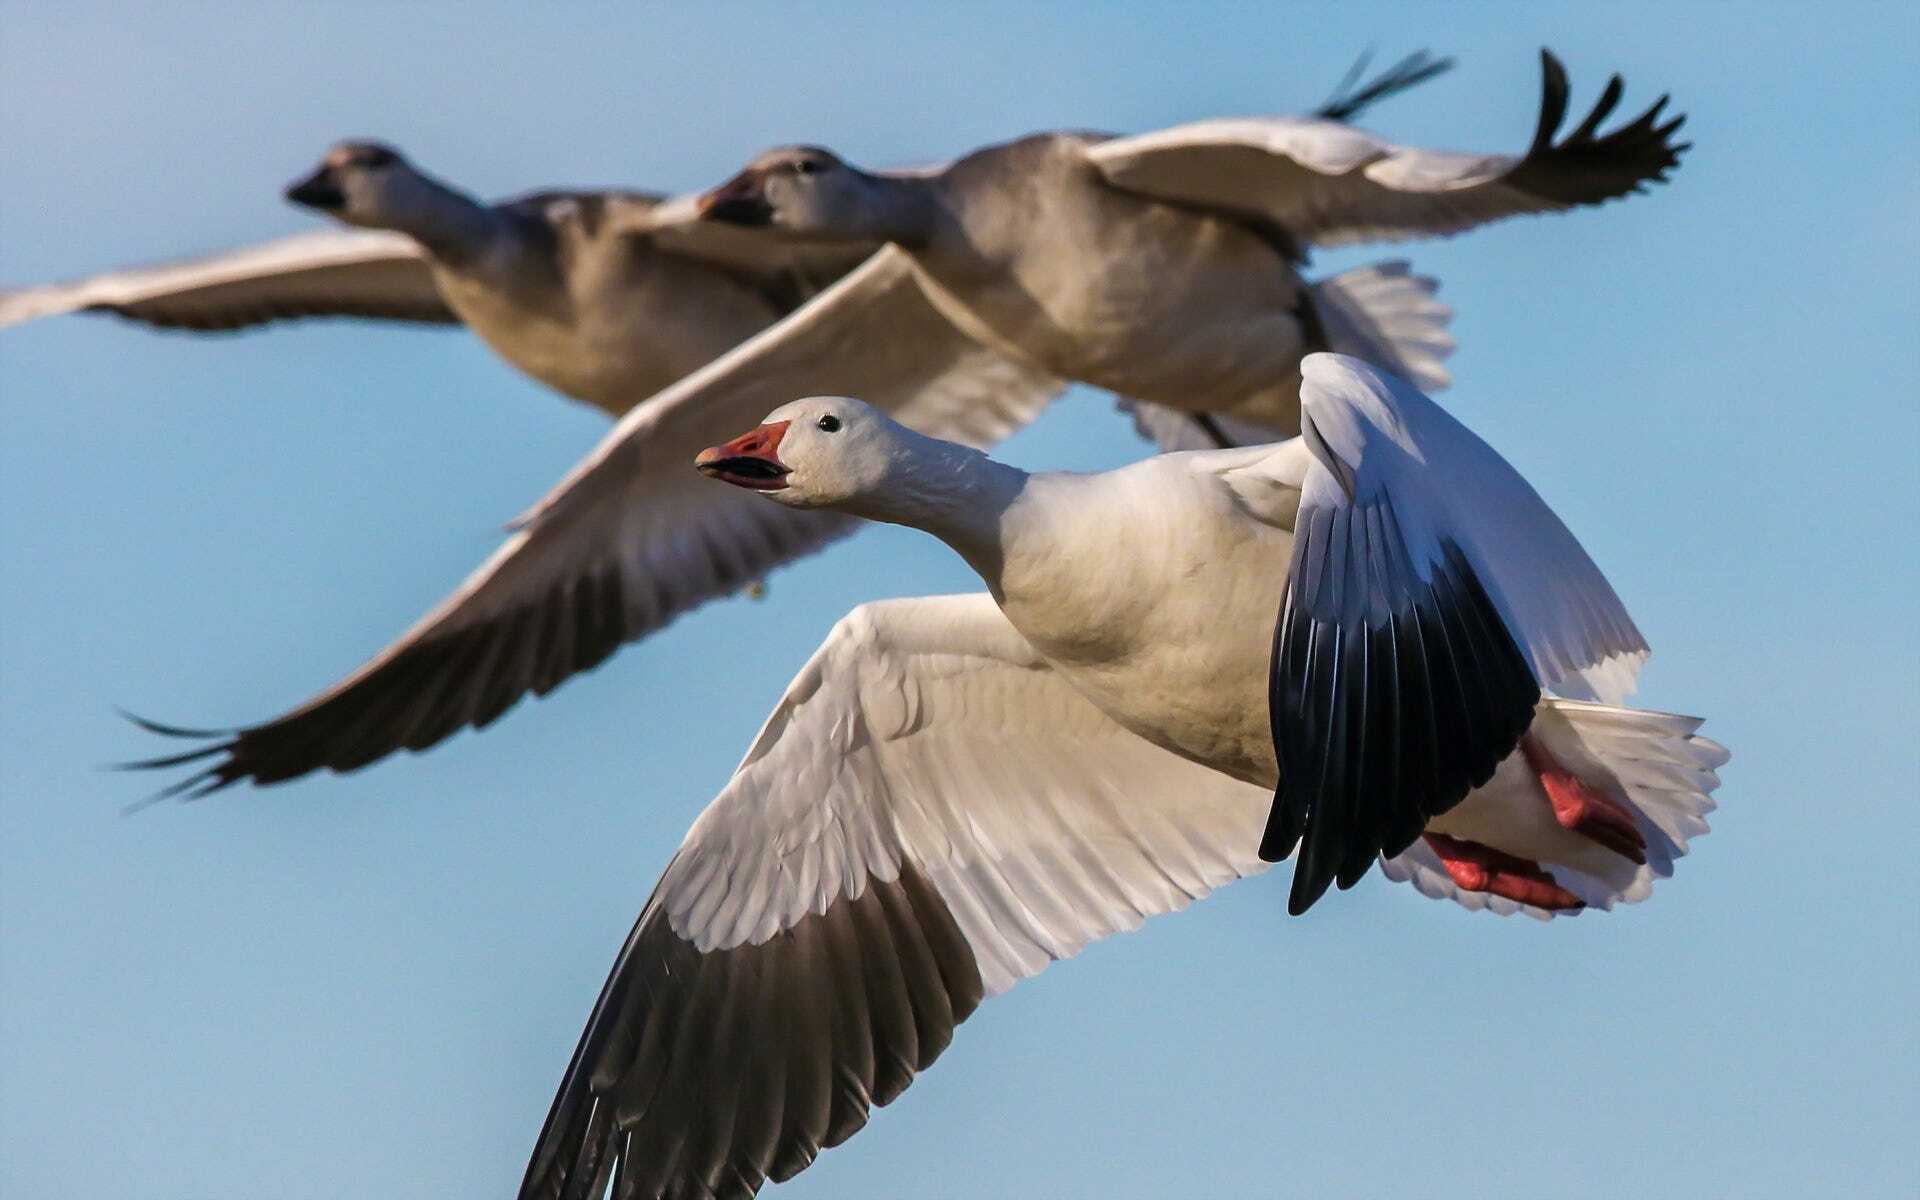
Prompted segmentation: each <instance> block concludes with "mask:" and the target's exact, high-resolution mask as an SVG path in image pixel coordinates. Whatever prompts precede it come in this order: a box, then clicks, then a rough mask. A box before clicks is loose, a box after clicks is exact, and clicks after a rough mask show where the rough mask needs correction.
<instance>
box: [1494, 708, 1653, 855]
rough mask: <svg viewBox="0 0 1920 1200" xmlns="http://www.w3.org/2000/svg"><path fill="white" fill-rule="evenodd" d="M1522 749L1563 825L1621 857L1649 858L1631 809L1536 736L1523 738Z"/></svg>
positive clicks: (1521, 741)
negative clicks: (1565, 762) (1570, 767)
mask: <svg viewBox="0 0 1920 1200" xmlns="http://www.w3.org/2000/svg"><path fill="white" fill-rule="evenodd" d="M1520 749H1521V750H1522V752H1524V753H1525V754H1526V756H1527V765H1528V766H1529V767H1531V768H1533V772H1534V774H1535V775H1538V776H1539V777H1540V786H1541V788H1542V789H1544V790H1545V791H1546V793H1547V800H1548V801H1549V802H1550V803H1551V804H1552V805H1553V816H1554V819H1555V820H1557V821H1559V822H1560V824H1561V826H1562V827H1563V828H1565V829H1570V830H1572V831H1573V832H1575V833H1577V834H1579V835H1580V836H1582V837H1584V838H1590V839H1591V840H1593V841H1595V842H1598V843H1599V844H1600V845H1602V846H1605V847H1606V848H1607V849H1609V850H1611V851H1613V852H1614V853H1615V854H1618V855H1620V856H1621V857H1622V858H1626V859H1631V860H1632V861H1633V862H1636V863H1644V862H1646V861H1647V839H1646V835H1644V834H1642V833H1641V832H1640V827H1639V826H1638V825H1635V824H1634V821H1633V814H1632V813H1630V812H1628V811H1627V810H1626V809H1625V808H1623V807H1621V805H1620V804H1619V803H1618V802H1616V801H1614V800H1613V799H1611V798H1609V797H1607V796H1605V795H1602V794H1601V792H1600V789H1599V788H1596V787H1594V786H1592V785H1591V784H1589V783H1587V782H1586V781H1585V780H1583V779H1581V778H1580V777H1579V776H1578V775H1575V774H1574V773H1573V772H1572V771H1569V770H1567V769H1566V768H1565V767H1563V766H1561V765H1560V762H1559V760H1557V759H1555V758H1554V757H1553V755H1552V754H1550V753H1548V752H1547V748H1546V747H1545V746H1542V745H1541V744H1540V743H1539V742H1538V741H1537V740H1535V739H1534V738H1533V737H1531V736H1528V737H1524V738H1521V739H1520Z"/></svg>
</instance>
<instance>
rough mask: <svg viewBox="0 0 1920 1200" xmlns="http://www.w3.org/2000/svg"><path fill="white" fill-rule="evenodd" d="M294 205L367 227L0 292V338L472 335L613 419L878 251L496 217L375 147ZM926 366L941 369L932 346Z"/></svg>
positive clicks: (346, 154)
mask: <svg viewBox="0 0 1920 1200" xmlns="http://www.w3.org/2000/svg"><path fill="white" fill-rule="evenodd" d="M286 195H287V198H288V199H289V200H291V201H293V202H294V203H296V204H299V205H302V206H303V207H306V208H309V209H312V210H314V211H317V212H321V213H325V214H327V215H328V216H330V217H333V218H334V219H335V220H338V221H340V222H341V223H343V224H345V225H348V226H357V227H359V228H353V229H340V230H329V231H323V232H318V233H307V234H299V235H296V236H294V237H289V238H282V239H280V240H278V241H272V242H267V243H265V244H263V245H259V246H253V247H249V248H246V249H242V250H234V251H229V252H227V253H224V254H216V255H212V256H210V257H207V258H201V259H196V260H192V261H188V262H179V263H169V264H163V265H160V266H151V267H136V268H133V269H129V270H123V271H115V272H111V273H108V274H104V275H96V276H93V277H91V278H88V279H82V280H78V281H75V282H72V283H62V284H52V285H47V286H42V287H33V288H23V289H15V290H10V291H0V328H4V327H6V326H8V325H14V324H18V323H20V322H23V321H28V320H33V319H35V318H39V317H47V316H55V315H59V314H62V313H69V312H109V313H115V314H118V315H120V316H123V317H127V318H130V319H132V320H137V321H141V322H144V323H146V324H150V325H155V326H159V327H161V328H175V329H194V330H235V329H243V328H247V327H251V326H256V325H260V324H264V323H266V322H270V321H278V320H287V319H292V318H298V317H343V316H344V317H375V318H381V319H387V320H400V321H417V322H425V323H434V324H453V325H458V324H464V325H465V326H466V327H467V328H469V329H471V330H473V332H474V333H476V334H478V335H479V336H480V339H481V340H482V341H484V342H485V343H486V344H487V345H488V346H489V347H491V348H492V349H493V350H494V352H495V353H497V354H499V355H500V357H502V358H504V359H506V360H507V362H509V363H511V364H512V365H513V366H515V367H517V368H519V369H520V370H522V371H524V372H526V373H527V374H528V375H531V376H532V377H533V378H535V379H537V380H539V381H540V382H542V383H544V384H546V385H547V386H548V387H551V388H553V389H554V390H556V391H558V392H560V393H562V394H563V395H567V396H570V397H572V398H573V399H575V400H580V401H584V402H585V403H587V404H591V405H593V406H594V407H595V408H599V409H601V410H603V411H605V412H607V413H610V414H612V415H614V416H619V415H620V414H622V413H624V412H626V411H627V410H628V409H629V408H631V407H632V406H633V405H634V404H635V403H636V402H638V401H640V400H641V399H644V398H645V397H647V396H650V395H652V394H653V393H654V392H657V391H659V390H660V389H661V388H663V387H666V386H667V385H668V384H670V383H672V382H673V381H674V380H676V379H679V378H681V377H682V376H684V375H686V374H687V373H688V372H690V371H692V370H694V369H695V368H697V367H700V366H702V365H704V364H706V363H708V362H710V361H712V360H713V359H714V358H717V357H718V356H719V355H721V354H722V353H724V352H725V351H727V350H730V349H732V348H733V347H734V346H736V345H738V344H740V342H742V341H744V340H745V339H746V338H748V337H750V336H752V335H753V334H755V333H758V332H759V331H760V330H762V329H765V328H766V327H767V326H769V325H771V324H773V323H774V322H775V321H777V320H779V319H780V318H781V317H783V316H785V315H786V314H787V313H790V312H792V311H793V310H794V309H795V308H797V307H799V306H800V305H801V304H802V303H804V302H805V301H806V300H807V298H808V297H810V296H812V295H813V294H815V293H816V292H818V291H819V290H820V289H821V288H822V287H824V286H826V285H827V284H829V283H832V282H833V281H834V280H835V279H838V278H839V277H840V276H842V275H844V274H846V272H848V271H849V270H851V269H853V268H854V267H855V266H857V265H858V264H859V263H860V262H861V261H862V260H863V259H865V258H866V257H867V256H868V255H869V254H871V253H872V252H873V251H874V250H875V249H877V248H878V246H879V243H878V242H870V243H867V244H865V245H858V244H853V243H847V244H843V245H838V246H815V247H806V246H799V245H791V244H789V245H781V244H778V243H777V242H775V241H774V240H772V239H769V238H767V237H764V236H756V235H752V234H747V233H743V232H740V231H724V230H717V229H715V228H713V227H712V226H711V225H709V226H707V227H705V228H703V227H702V226H701V225H699V224H698V223H695V222H694V221H692V219H691V215H692V211H693V210H692V207H691V201H690V200H682V201H677V202H676V201H669V200H666V199H665V198H663V197H661V196H658V195H655V194H651V193H647V192H636V191H580V190H553V191H544V192H536V193H533V194H530V195H527V196H521V197H517V198H515V199H511V200H506V201H502V202H500V203H498V204H486V203H483V202H481V201H479V200H476V199H474V198H473V197H472V196H469V195H467V194H465V193H463V192H461V191H459V190H458V189H456V188H453V187H450V186H448V185H447V184H445V183H442V182H441V181H440V180H437V179H435V178H433V177H432V176H430V175H427V174H425V173H424V172H422V171H420V170H418V169H417V168H415V167H414V166H413V164H411V163H409V162H408V161H407V160H406V159H405V158H403V157H401V155H400V154H399V153H398V152H397V151H395V150H393V149H392V148H391V147H389V146H385V145H382V144H380V143H378V142H360V141H349V142H341V143H340V144H338V145H336V146H334V147H333V148H332V149H331V150H330V151H329V152H328V153H327V155H326V157H325V158H324V159H323V160H322V161H321V163H320V165H319V166H318V167H316V168H315V169H314V171H313V172H312V173H311V174H309V175H307V176H306V177H304V178H302V179H301V180H299V181H298V182H296V183H294V184H293V185H291V186H290V187H288V188H287V192H286ZM906 299H907V300H908V301H911V299H912V296H911V295H910V294H909V295H908V296H907V297H906ZM905 320H906V321H907V322H908V323H909V325H911V322H912V315H911V314H909V315H907V316H906V318H905ZM929 353H930V355H931V356H933V357H938V356H939V354H940V347H939V346H938V344H935V345H933V346H931V347H930V348H929Z"/></svg>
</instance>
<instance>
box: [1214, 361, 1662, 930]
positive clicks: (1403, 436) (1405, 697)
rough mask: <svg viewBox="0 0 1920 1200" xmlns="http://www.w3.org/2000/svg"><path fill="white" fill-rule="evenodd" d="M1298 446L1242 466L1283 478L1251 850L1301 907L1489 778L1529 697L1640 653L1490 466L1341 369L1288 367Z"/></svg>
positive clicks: (1478, 444) (1465, 435) (1550, 527)
mask: <svg viewBox="0 0 1920 1200" xmlns="http://www.w3.org/2000/svg"><path fill="white" fill-rule="evenodd" d="M1302 373H1303V380H1304V382H1303V384H1302V386H1301V403H1302V411H1303V413H1304V416H1303V418H1302V423H1303V433H1302V436H1301V437H1300V438H1299V439H1298V440H1297V441H1295V442H1290V443H1287V444H1286V445H1284V446H1282V447H1280V448H1278V449H1277V450H1276V451H1275V453H1274V454H1273V455H1271V456H1269V459H1268V461H1267V462H1264V463H1262V464H1259V465H1258V466H1256V467H1254V468H1251V469H1254V470H1258V471H1265V472H1270V473H1273V474H1275V475H1276V476H1287V477H1289V478H1296V479H1298V480H1299V481H1300V483H1299V486H1300V492H1299V511H1298V514H1297V516H1296V517H1295V521H1294V543H1293V564H1292V569H1291V573H1290V575H1289V577H1288V581H1287V591H1286V599H1285V602H1284V605H1283V607H1282V610H1281V614H1280V620H1279V623H1278V627H1277V629H1276V630H1275V633H1274V641H1273V664H1272V677H1271V678H1272V682H1271V697H1270V701H1269V703H1270V711H1271V714H1272V721H1273V737H1274V748H1275V752H1276V754H1277V756H1278V758H1279V762H1280V786H1279V788H1278V790H1277V791H1276V793H1275V796H1274V806H1273V812H1272V814H1271V816H1270V819H1269V822H1268V825H1267V832H1266V836H1265V838H1264V840H1263V841H1262V844H1261V855H1262V856H1263V857H1265V858H1267V859H1269V860H1273V859H1278V858H1282V857H1285V856H1286V855H1287V854H1288V853H1291V852H1292V850H1293V849H1294V846H1295V845H1296V843H1298V844H1299V846H1300V860H1299V864H1298V866H1297V867H1296V869H1295V871H1294V884H1293V894H1292V896H1291V898H1290V900H1289V907H1290V909H1291V911H1293V912H1296V913H1298V912H1303V911H1305V910H1306V908H1307V907H1309V906H1310V905H1311V904H1312V903H1313V902H1314V901H1315V900H1316V899H1318V898H1319V897H1320V895H1321V894H1322V893H1324V892H1325V890H1326V888H1327V886H1328V885H1329V884H1330V883H1332V882H1335V881H1336V880H1337V881H1338V883H1339V885H1340V886H1341V887H1343V888H1344V887H1351V886H1352V885H1353V883H1354V882H1355V881H1357V880H1358V879H1359V878H1360V877H1361V876H1362V875H1364V874H1365V873H1366V871H1367V869H1368V867H1369V866H1370V865H1371V864H1372V862H1373V859H1374V857H1375V856H1376V855H1377V854H1381V853H1384V854H1386V855H1388V856H1389V857H1391V856H1393V855H1396V854H1399V853H1400V852H1401V851H1402V850H1405V849H1406V847H1407V846H1408V845H1409V844H1411V843H1412V841H1413V839H1414V838H1416V837H1418V836H1419V834H1420V831H1421V829H1422V828H1423V827H1424V826H1425V825H1426V823H1427V821H1428V820H1429V819H1431V818H1432V817H1435V816H1438V815H1439V814H1440V813H1443V812H1445V811H1447V810H1448V809H1450V808H1452V807H1453V806H1454V805H1455V804H1457V803H1459V802H1460V800H1461V799H1462V798H1464V797H1465V796H1466V794H1467V792H1468V791H1469V790H1470V789H1472V788H1474V787H1478V786H1479V785H1481V784H1483V783H1485V782H1486V781H1487V780H1488V779H1489V778H1490V777H1491V776H1492V774H1493V770H1494V768H1495V767H1496V766H1498V765H1499V763H1500V761H1501V760H1502V759H1504V758H1505V757H1506V756H1507V755H1508V754H1509V753H1511V752H1512V750H1513V748H1514V746H1515V745H1517V744H1518V742H1519V739H1520V735H1521V734H1522V733H1524V732H1526V729H1527V727H1528V725H1529V723H1530V722H1531V721H1532V719H1533V712H1534V707H1535V705H1536V703H1537V702H1538V700H1539V698H1540V689H1541V687H1542V685H1545V686H1548V687H1553V688H1556V689H1558V690H1560V691H1562V692H1577V693H1585V694H1587V695H1599V693H1601V692H1604V693H1605V695H1604V696H1600V698H1603V699H1605V700H1607V701H1608V702H1613V701H1617V700H1619V699H1620V698H1622V697H1624V695H1625V694H1626V693H1627V692H1628V691H1630V690H1631V687H1632V681H1633V677H1634V674H1635V672H1636V671H1637V670H1638V668H1639V665H1640V663H1641V662H1642V661H1643V660H1644V659H1645V657H1646V653H1647V649H1646V642H1645V641H1644V640H1643V639H1642V638H1641V637H1640V633H1639V630H1637V629H1636V628H1635V627H1634V625H1633V621H1632V619H1631V618H1629V617H1628V616H1627V613H1626V609H1625V607H1624V606H1623V605H1622V604H1621V603H1620V599H1619V597H1618V596H1616V595H1615V594H1614V591H1613V588H1612V587H1611V586H1610V585H1609V584H1608V583H1607V581H1606V578H1605V577H1604V576H1603V575H1601V573H1600V570H1599V568H1598V567H1596V566H1595V565H1594V563H1593V560H1592V559H1590V558H1589V557H1587V553H1586V551H1585V550H1584V549H1582V548H1581V546H1580V543H1579V542H1578V541H1577V540H1575V539H1574V537H1573V535H1572V534H1571V533H1570V532H1568V530H1567V528H1566V526H1565V525H1564V524H1562V523H1561V521H1560V519H1559V518H1558V517H1557V516H1555V515H1554V513H1553V511H1552V510H1551V509H1549V508H1548V507H1547V506H1546V503H1545V502H1544V501H1542V500H1541V499H1540V497H1539V495H1538V494H1537V493H1536V492H1535V491H1534V490H1533V488H1532V487H1530V486H1529V485H1528V484H1527V482H1526V481H1525V480H1524V479H1522V478H1521V477H1520V475H1519V473H1518V472H1516V471H1515V470H1514V469H1513V468H1512V467H1511V466H1510V465H1508V464H1507V462H1506V460H1505V459H1502V458H1501V457H1500V456H1499V455H1498V454H1497V453H1495V452H1494V450H1493V449H1492V448H1491V447H1489V446H1488V445H1487V444H1486V443H1485V442H1483V441H1481V440H1480V439H1479V438H1478V437H1476V436H1474V434H1473V433H1472V432H1471V431H1470V430H1468V429H1467V428H1466V427H1465V426H1463V425H1461V424H1460V423H1459V422H1458V421H1456V420H1454V419H1453V418H1452V417H1451V416H1449V415H1447V413H1446V412H1445V410H1443V409H1441V408H1440V407H1439V406H1438V405H1436V404H1434V403H1433V402H1432V401H1431V400H1428V399H1427V398H1426V397H1425V396H1422V395H1421V394H1420V393H1419V392H1417V391H1415V390H1414V389H1413V388H1412V386H1411V385H1408V384H1406V383H1404V382H1402V381H1400V380H1397V379H1394V378H1392V377H1390V376H1387V375H1384V374H1382V373H1379V372H1376V371H1375V370H1373V369H1372V368H1370V367H1367V366H1366V365H1364V364H1362V363H1360V362H1358V361H1357V360H1354V359H1349V358H1342V357H1339V356H1336V355H1329V354H1319V355H1311V356H1309V357H1308V358H1307V360H1306V361H1305V363H1304V364H1303V368H1302Z"/></svg>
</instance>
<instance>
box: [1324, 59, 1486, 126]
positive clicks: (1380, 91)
mask: <svg viewBox="0 0 1920 1200" xmlns="http://www.w3.org/2000/svg"><path fill="white" fill-rule="evenodd" d="M1372 61H1373V49H1372V47H1368V48H1367V49H1366V50H1364V51H1362V52H1361V54H1360V57H1359V58H1357V59H1355V60H1354V63H1353V65H1352V66H1351V67H1349V68H1347V73H1346V75H1345V76H1343V77H1342V78H1341V80H1340V83H1339V85H1338V86H1336V87H1335V88H1334V89H1333V94H1332V95H1330V96H1328V97H1327V100H1326V102H1325V103H1324V104H1322V105H1321V106H1320V107H1319V108H1317V109H1315V110H1314V112H1313V115H1314V116H1316V117H1320V118H1323V119H1325V120H1329V121H1347V120H1351V119H1352V118H1354V117H1356V116H1358V115H1360V113H1362V112H1363V111H1365V110H1366V109H1368V108H1370V107H1372V106H1373V105H1374V104H1377V103H1378V102H1380V101H1382V100H1385V99H1386V98H1387V97H1389V96H1394V95H1398V94H1399V93H1401V92H1404V91H1406V90H1407V89H1408V88H1412V87H1417V86H1419V85H1420V84H1422V83H1425V82H1426V81H1427V80H1429V79H1432V78H1434V77H1436V76H1439V75H1444V74H1446V73H1447V72H1448V71H1451V70H1452V69H1453V66H1454V60H1453V59H1451V58H1445V57H1439V58H1436V57H1435V56H1434V55H1433V53H1432V52H1431V51H1429V50H1426V49H1424V48H1423V49H1420V50H1415V51H1414V52H1413V53H1411V54H1409V55H1407V56H1406V57H1405V58H1402V59H1401V60H1400V61H1399V62H1397V63H1395V64H1394V65H1393V66H1391V67H1388V68H1387V69H1386V70H1385V71H1382V72H1381V73H1380V74H1379V75H1378V76H1376V77H1375V78H1374V79H1373V81H1372V82H1370V83H1367V84H1365V85H1364V86H1362V87H1360V88H1358V89H1355V90H1349V89H1352V88H1353V85H1354V83H1355V82H1356V81H1358V80H1359V79H1360V77H1361V75H1362V74H1364V73H1365V71H1366V69H1367V66H1368V64H1369V63H1371V62H1372Z"/></svg>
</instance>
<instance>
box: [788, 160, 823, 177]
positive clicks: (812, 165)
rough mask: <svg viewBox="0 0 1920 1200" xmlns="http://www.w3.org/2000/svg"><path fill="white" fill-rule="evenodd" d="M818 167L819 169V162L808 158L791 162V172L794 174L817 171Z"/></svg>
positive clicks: (807, 173) (806, 173)
mask: <svg viewBox="0 0 1920 1200" xmlns="http://www.w3.org/2000/svg"><path fill="white" fill-rule="evenodd" d="M819 169H820V164H819V163H817V162H814V161H813V160H812V159H810V158H803V159H800V160H799V161H798V162H796V163H794V164H793V173H794V174H795V175H811V174H813V173H814V172H816V171H818V170H819Z"/></svg>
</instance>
